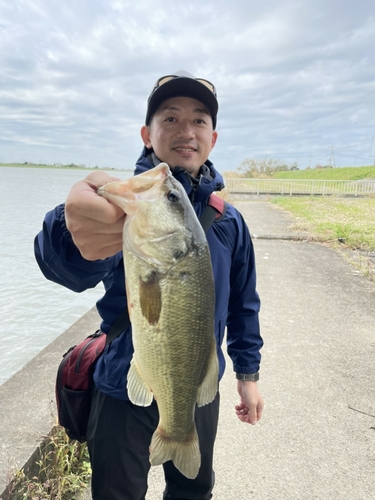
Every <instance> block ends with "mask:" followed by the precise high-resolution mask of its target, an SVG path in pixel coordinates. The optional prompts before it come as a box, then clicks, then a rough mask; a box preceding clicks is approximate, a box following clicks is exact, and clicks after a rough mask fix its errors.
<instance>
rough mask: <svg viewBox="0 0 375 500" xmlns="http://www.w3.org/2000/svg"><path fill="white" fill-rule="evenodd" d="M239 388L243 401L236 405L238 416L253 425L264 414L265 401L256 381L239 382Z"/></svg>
mask: <svg viewBox="0 0 375 500" xmlns="http://www.w3.org/2000/svg"><path fill="white" fill-rule="evenodd" d="M237 390H238V394H239V395H240V398H241V402H240V404H238V405H236V406H235V409H236V413H237V417H238V418H239V419H240V420H241V421H242V422H246V423H248V424H251V425H255V424H256V423H257V422H258V420H260V418H261V416H262V411H263V408H264V401H263V398H262V396H261V395H260V392H259V388H258V384H257V383H256V382H242V381H238V382H237Z"/></svg>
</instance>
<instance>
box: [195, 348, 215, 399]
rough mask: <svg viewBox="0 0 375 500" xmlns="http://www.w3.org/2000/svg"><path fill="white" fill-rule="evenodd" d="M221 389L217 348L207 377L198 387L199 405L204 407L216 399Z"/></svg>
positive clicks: (211, 359)
mask: <svg viewBox="0 0 375 500" xmlns="http://www.w3.org/2000/svg"><path fill="white" fill-rule="evenodd" d="M218 388H219V361H218V359H217V353H216V347H215V345H214V346H213V348H212V351H211V356H210V360H209V363H208V368H207V373H206V376H205V378H204V380H203V382H202V383H201V385H200V386H199V387H198V394H197V405H198V406H204V405H207V404H208V403H211V401H213V400H214V399H215V396H216V393H217V391H218Z"/></svg>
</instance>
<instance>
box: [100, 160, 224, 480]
mask: <svg viewBox="0 0 375 500" xmlns="http://www.w3.org/2000/svg"><path fill="white" fill-rule="evenodd" d="M98 194H100V195H102V196H104V197H105V198H107V199H108V200H109V201H111V202H112V203H115V204H116V205H118V206H119V207H121V208H122V209H123V210H124V212H125V213H126V214H127V216H126V218H125V224H124V233H123V254H124V265H125V276H126V291H127V301H128V309H129V315H130V319H131V323H132V332H133V345H134V354H133V359H132V361H131V366H130V370H129V373H128V379H127V389H128V395H129V399H130V401H131V402H132V403H133V404H136V405H139V406H148V405H150V404H151V403H152V401H153V398H155V400H156V403H157V406H158V410H159V424H158V427H157V429H156V431H155V433H154V435H153V437H152V440H151V444H150V462H151V465H160V464H162V463H164V462H166V461H167V460H172V461H173V463H174V465H175V466H176V467H177V468H178V469H179V470H180V471H181V473H182V474H184V475H185V476H186V477H188V478H191V479H193V478H195V477H196V476H197V474H198V471H199V467H200V462H201V457H200V451H199V442H198V435H197V430H196V426H195V422H194V414H195V406H196V404H197V405H198V406H203V405H205V404H208V403H210V402H211V401H213V399H214V398H215V395H216V393H217V389H218V359H217V353H216V343H215V337H214V307H215V292H214V280H213V273H212V266H211V258H210V252H209V248H208V243H207V240H206V236H205V233H204V231H203V229H202V227H201V225H200V222H199V221H198V219H197V216H196V214H195V212H194V210H193V207H192V206H191V203H190V201H189V199H188V197H187V195H186V192H185V190H184V188H183V187H182V185H181V184H180V183H179V182H178V181H177V180H176V179H174V177H173V176H172V174H171V172H170V170H169V167H168V165H167V164H166V163H161V164H160V165H158V166H157V167H155V168H153V169H151V170H149V171H147V172H144V173H142V174H140V175H137V176H134V177H132V178H131V179H129V180H126V181H115V182H111V183H109V184H107V185H105V186H103V187H101V188H99V190H98Z"/></svg>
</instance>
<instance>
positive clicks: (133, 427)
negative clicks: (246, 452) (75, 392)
mask: <svg viewBox="0 0 375 500" xmlns="http://www.w3.org/2000/svg"><path fill="white" fill-rule="evenodd" d="M219 400H220V398H219V393H218V394H217V395H216V398H215V399H214V401H213V402H212V403H210V404H208V405H205V406H202V407H201V408H196V412H195V421H196V426H197V431H198V436H199V446H200V451H201V467H200V469H199V473H198V476H197V477H196V478H195V479H188V478H186V477H185V476H184V475H183V474H181V473H180V472H179V471H178V469H176V468H175V467H174V465H173V462H171V461H169V462H166V463H164V464H163V468H164V476H165V481H166V488H165V490H164V495H163V499H164V500H172V499H175V500H177V499H178V500H208V499H210V498H212V494H211V492H212V488H213V486H214V472H213V469H212V461H213V447H214V442H215V437H216V431H217V422H218V417H219ZM158 421H159V414H158V409H157V406H156V403H155V401H154V402H153V403H152V405H151V406H148V407H145V408H144V407H140V406H135V405H133V404H132V403H131V402H130V401H120V400H117V399H114V398H111V397H110V396H107V395H105V394H103V393H102V392H100V391H98V390H97V389H96V390H95V391H94V395H93V403H92V408H91V413H90V419H89V423H88V432H87V444H88V448H89V452H90V460H91V467H92V484H91V487H92V498H93V500H144V499H145V495H146V492H147V476H148V471H149V469H150V462H149V446H150V442H151V437H152V434H153V433H154V431H155V429H156V427H157V425H158Z"/></svg>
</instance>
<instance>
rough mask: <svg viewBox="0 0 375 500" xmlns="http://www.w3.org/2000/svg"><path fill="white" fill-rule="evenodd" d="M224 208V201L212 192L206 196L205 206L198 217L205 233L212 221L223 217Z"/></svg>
mask: <svg viewBox="0 0 375 500" xmlns="http://www.w3.org/2000/svg"><path fill="white" fill-rule="evenodd" d="M226 210H227V203H226V201H224V200H223V198H220V196H217V195H216V194H214V193H212V194H211V195H210V197H209V198H208V202H207V207H206V208H205V210H204V212H203V214H202V215H201V217H200V219H199V222H200V223H201V226H202V227H203V229H204V231H205V233H207V231H208V230H209V229H210V227H211V224H212V223H213V222H214V221H215V222H219V220H221V219H222V218H223V217H224V215H225V212H226Z"/></svg>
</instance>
